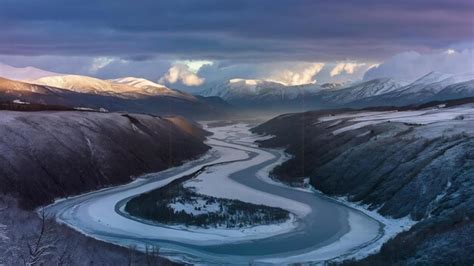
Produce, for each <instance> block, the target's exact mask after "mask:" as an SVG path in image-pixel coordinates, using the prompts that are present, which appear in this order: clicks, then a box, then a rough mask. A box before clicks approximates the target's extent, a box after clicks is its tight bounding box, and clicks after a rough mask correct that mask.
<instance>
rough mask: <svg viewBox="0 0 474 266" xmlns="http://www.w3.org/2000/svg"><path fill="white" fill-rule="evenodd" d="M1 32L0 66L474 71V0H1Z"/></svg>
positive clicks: (222, 72) (309, 73) (218, 75)
mask: <svg viewBox="0 0 474 266" xmlns="http://www.w3.org/2000/svg"><path fill="white" fill-rule="evenodd" d="M0 32H1V34H0V62H2V63H5V64H9V65H13V66H17V67H23V66H27V65H32V66H36V67H40V68H44V69H47V70H50V71H54V72H60V73H75V74H85V75H93V76H97V77H101V78H115V77H120V76H140V77H145V78H148V79H152V80H154V81H158V80H159V81H161V82H163V83H169V84H173V85H174V86H178V87H182V86H185V87H190V88H193V87H202V86H209V84H212V83H214V82H220V81H222V80H225V79H228V78H263V79H271V80H275V81H278V82H282V83H285V84H303V83H309V82H318V83H319V82H331V81H345V80H357V79H362V78H363V77H364V74H365V73H366V71H367V70H368V69H370V68H372V69H371V70H370V71H371V72H370V75H369V76H370V77H377V76H383V75H388V74H387V71H399V72H403V71H404V70H403V67H400V64H401V65H403V64H405V63H406V64H419V63H420V62H423V64H424V65H423V66H422V67H423V69H419V70H418V71H419V72H420V73H421V72H424V71H425V70H430V69H431V68H435V69H436V68H440V67H441V66H440V64H446V66H443V67H441V70H442V69H444V68H445V69H448V70H449V69H451V66H452V65H456V66H459V65H462V66H461V67H459V68H460V69H459V70H458V69H456V71H463V70H466V71H472V67H473V66H472V60H473V53H472V48H473V47H472V43H473V40H474V1H472V0H460V1H453V0H420V1H414V0H398V1H382V0H358V1H343V0H339V1H330V0H327V1H316V0H307V1H306V0H244V1H231V0H229V1H222V0H160V1H156V0H140V1H120V0H95V1H84V0H80V1H79V0H35V1H31V0H0ZM453 55H454V56H453ZM458 60H459V61H458ZM384 62H391V63H390V64H392V65H393V66H392V65H389V66H388V67H387V66H383V63H384ZM379 64H382V65H380V66H379V67H378V68H376V67H377V66H378V65H379ZM430 64H431V65H430ZM375 70H377V71H375ZM397 75H398V76H400V75H401V76H404V74H403V73H401V74H400V73H397V74H396V75H395V76H397Z"/></svg>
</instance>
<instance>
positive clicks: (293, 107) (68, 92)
mask: <svg viewBox="0 0 474 266" xmlns="http://www.w3.org/2000/svg"><path fill="white" fill-rule="evenodd" d="M1 76H4V77H6V78H9V79H3V78H0V101H14V100H20V101H25V102H32V103H38V104H52V105H64V106H67V107H72V108H75V107H81V108H92V109H100V108H104V109H107V110H109V111H127V112H143V113H153V114H179V115H184V116H188V117H191V118H198V119H200V118H206V119H207V118H210V119H215V118H224V117H227V118H228V117H235V116H242V115H243V116H245V115H254V113H253V111H266V112H269V113H270V114H278V113H284V112H292V111H303V110H313V109H326V108H340V107H354V108H358V107H369V106H403V105H410V104H421V103H424V102H429V101H436V100H447V99H456V98H463V97H473V96H474V73H465V74H458V75H454V74H446V73H439V72H431V73H428V74H426V75H425V76H423V77H420V78H419V79H417V80H415V81H414V82H412V83H409V84H406V83H404V82H399V81H396V80H393V79H390V78H379V79H373V80H368V81H360V82H354V83H345V84H344V83H328V84H321V85H320V84H306V85H297V86H287V85H284V84H282V83H278V82H274V81H268V80H256V79H230V80H228V81H226V82H224V83H222V84H219V85H217V86H213V87H210V88H206V89H204V90H202V91H201V92H199V95H192V94H189V93H186V92H181V91H179V90H174V89H172V88H168V87H166V86H164V85H161V84H158V83H155V82H153V81H150V80H146V79H143V78H136V77H125V78H119V79H112V80H102V79H98V78H93V77H88V76H79V75H58V74H56V73H53V72H49V71H45V70H41V69H37V68H32V67H26V68H15V67H10V66H7V65H0V77H1ZM35 77H36V79H33V78H35ZM15 78H16V79H17V80H22V81H14V80H12V79H15ZM234 107H238V110H237V109H236V108H234Z"/></svg>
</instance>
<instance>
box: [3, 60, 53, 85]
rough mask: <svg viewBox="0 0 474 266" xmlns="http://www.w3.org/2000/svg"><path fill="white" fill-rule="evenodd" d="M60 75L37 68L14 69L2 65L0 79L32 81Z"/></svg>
mask: <svg viewBox="0 0 474 266" xmlns="http://www.w3.org/2000/svg"><path fill="white" fill-rule="evenodd" d="M56 75H59V74H58V73H54V72H50V71H46V70H43V69H39V68H36V67H31V66H28V67H13V66H9V65H6V64H2V63H0V77H4V78H7V79H12V80H20V81H31V80H35V79H39V78H42V77H48V76H56Z"/></svg>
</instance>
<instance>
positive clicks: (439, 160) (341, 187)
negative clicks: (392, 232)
mask: <svg viewBox="0 0 474 266" xmlns="http://www.w3.org/2000/svg"><path fill="white" fill-rule="evenodd" d="M452 104H453V103H450V105H452ZM473 110H474V105H472V104H467V105H462V106H458V107H450V108H446V109H437V108H432V109H428V110H420V111H415V112H413V111H403V112H385V113H380V112H378V113H377V112H374V111H354V110H333V111H318V112H306V113H299V114H289V115H283V116H279V117H277V118H274V119H272V120H270V121H268V122H266V123H264V124H262V125H260V126H258V127H256V128H255V129H254V131H255V132H257V133H260V134H271V135H275V137H274V138H272V139H269V140H266V141H262V142H261V145H263V146H265V147H287V152H289V153H290V154H292V155H294V158H292V159H291V160H289V161H287V162H285V163H284V164H283V165H281V166H280V167H277V168H276V169H275V170H274V171H273V174H274V176H275V177H276V178H279V179H281V180H283V181H285V182H288V183H299V182H301V180H302V178H303V177H309V178H310V182H311V184H312V185H313V186H314V187H316V188H317V189H319V190H321V191H323V192H324V193H326V194H329V195H347V196H348V197H349V199H350V200H352V201H360V202H361V203H363V204H368V205H369V206H370V208H371V209H379V212H380V213H381V214H383V215H386V216H391V217H394V218H399V217H404V216H407V215H409V216H410V217H411V218H412V219H414V220H417V221H419V222H418V223H417V224H416V225H415V226H413V227H412V228H411V229H410V230H409V231H407V232H404V233H402V234H400V235H398V236H397V237H395V238H394V239H392V240H390V241H388V242H387V243H386V244H384V246H383V247H382V249H381V251H380V252H379V253H378V254H376V255H372V256H370V257H368V258H366V259H364V260H362V261H357V262H347V263H354V264H367V265H381V264H400V265H405V264H410V265H412V264H423V265H434V264H443V265H446V264H451V265H452V264H458V265H472V263H473V262H474V237H473V236H474V222H473V219H474V116H473ZM403 117H404V118H403ZM359 123H365V124H359Z"/></svg>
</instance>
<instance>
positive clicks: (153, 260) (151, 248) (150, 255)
mask: <svg viewBox="0 0 474 266" xmlns="http://www.w3.org/2000/svg"><path fill="white" fill-rule="evenodd" d="M159 255H160V248H159V247H158V246H155V245H146V246H145V263H146V265H148V266H155V265H158V261H159Z"/></svg>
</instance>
